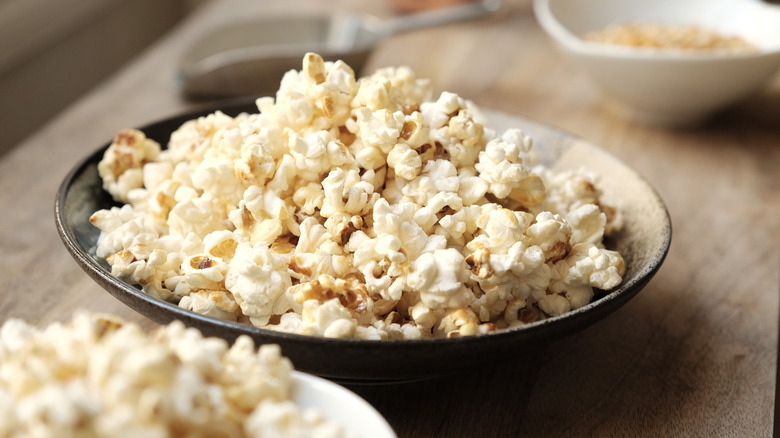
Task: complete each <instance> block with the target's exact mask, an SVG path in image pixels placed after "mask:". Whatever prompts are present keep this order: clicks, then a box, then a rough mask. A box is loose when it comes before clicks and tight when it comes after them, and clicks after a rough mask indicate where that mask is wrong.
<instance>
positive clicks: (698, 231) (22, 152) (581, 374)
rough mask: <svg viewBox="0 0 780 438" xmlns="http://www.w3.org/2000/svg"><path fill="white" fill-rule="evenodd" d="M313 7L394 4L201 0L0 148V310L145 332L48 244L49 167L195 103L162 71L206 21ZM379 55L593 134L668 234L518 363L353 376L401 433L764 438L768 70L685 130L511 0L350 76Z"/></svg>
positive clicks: (420, 37) (391, 47)
mask: <svg viewBox="0 0 780 438" xmlns="http://www.w3.org/2000/svg"><path fill="white" fill-rule="evenodd" d="M324 10H361V11H370V12H373V13H376V14H378V15H380V16H381V15H383V14H390V13H391V11H390V10H389V8H388V7H387V5H386V4H385V3H383V2H378V1H373V2H364V1H358V0H352V1H338V2H317V1H314V0H307V1H296V2H291V1H280V0H274V1H266V2H251V1H249V0H223V1H214V2H211V3H207V4H206V5H205V6H204V7H203V8H201V9H200V10H198V11H197V12H196V13H195V14H194V15H193V16H192V17H190V18H189V19H188V20H186V21H185V22H184V23H183V24H182V25H180V26H179V27H176V28H174V29H171V31H170V33H169V34H168V35H167V36H166V37H165V38H164V39H162V40H161V41H159V43H157V44H156V45H154V46H153V47H151V48H150V49H149V50H147V51H146V52H144V53H143V54H142V55H141V56H140V57H138V58H137V59H135V60H133V61H132V62H131V63H130V64H129V65H128V66H127V67H126V68H125V69H123V70H122V71H121V72H119V73H118V74H117V75H116V76H114V77H112V78H111V79H110V80H108V81H106V82H105V83H102V84H98V85H97V87H96V88H95V89H94V91H92V92H91V93H90V94H88V95H87V96H85V97H84V98H83V99H81V100H80V101H78V102H77V103H76V104H74V105H73V106H71V107H70V108H68V109H67V110H66V111H64V112H63V113H62V114H61V115H60V116H59V117H58V118H56V119H55V120H54V121H53V122H51V123H50V124H48V125H47V126H45V127H43V128H42V129H41V130H40V131H39V132H37V133H36V134H35V135H33V136H32V137H30V138H29V139H27V140H26V141H24V142H23V143H21V144H20V145H18V146H17V147H16V148H15V149H14V150H12V151H11V152H9V153H7V154H5V155H3V156H2V157H0V206H2V207H1V208H2V210H1V212H0V249H1V250H2V259H0V290H2V292H1V293H0V321H4V320H6V319H8V318H12V317H19V318H24V319H27V320H28V321H31V322H34V323H38V324H45V323H48V322H51V321H54V320H64V319H67V318H69V317H70V315H71V313H72V312H73V311H74V310H77V309H88V310H92V311H101V312H112V313H115V314H118V315H121V316H123V317H125V318H127V319H130V320H134V321H139V322H141V323H143V324H144V325H145V326H148V327H151V326H152V325H153V324H152V323H151V322H148V321H147V320H145V319H144V317H142V316H141V315H138V314H135V313H134V312H132V311H131V310H129V309H127V308H126V307H124V306H123V305H122V304H120V303H119V302H118V301H116V300H115V299H114V298H112V297H111V296H109V295H108V294H107V293H105V292H104V291H102V290H101V289H100V288H99V287H98V286H96V285H95V284H94V283H93V282H92V281H91V280H90V279H89V278H88V277H87V275H86V274H85V273H83V272H82V271H81V270H80V268H79V267H78V266H77V265H76V263H75V262H74V261H73V260H72V259H71V258H70V257H69V255H68V254H67V252H66V251H65V249H64V247H63V245H62V244H61V243H60V240H59V237H58V236H57V233H56V230H55V228H54V218H53V202H54V195H55V192H56V191H57V188H58V185H59V183H60V181H61V180H62V179H63V177H64V176H65V174H66V173H67V172H68V171H69V170H70V168H71V167H72V166H73V165H74V164H75V163H76V162H77V161H78V160H80V159H81V158H82V157H84V156H86V155H87V154H88V153H90V152H91V151H93V150H94V149H96V148H97V147H98V146H99V145H101V144H103V143H105V142H106V141H107V140H109V139H110V138H111V137H112V136H113V134H114V133H115V132H116V131H117V130H118V129H120V128H124V127H133V126H140V125H142V124H145V123H148V122H151V121H154V120H157V119H160V118H162V117H166V116H169V115H173V114H176V113H178V112H181V111H184V110H186V109H190V108H192V107H194V106H197V105H198V103H193V102H186V101H185V100H183V99H182V98H181V96H180V94H179V92H178V84H177V82H176V81H177V79H176V67H177V63H178V60H179V58H180V56H181V54H182V53H183V51H184V50H185V49H186V48H187V47H188V46H189V44H191V43H192V42H193V41H194V40H195V39H196V38H197V37H198V36H199V35H200V34H201V33H202V32H204V31H205V30H207V29H209V28H211V27H213V26H217V25H220V24H224V23H229V22H230V21H231V20H235V19H239V18H246V17H251V16H259V15H269V14H282V13H302V12H310V11H324ZM389 65H409V66H411V67H412V68H414V70H415V71H416V72H417V73H418V75H419V76H423V77H428V78H431V79H432V80H433V83H434V85H435V88H436V89H437V91H443V90H448V91H453V92H456V93H458V94H460V95H462V96H464V97H467V98H469V99H472V100H474V101H475V102H476V103H477V104H479V105H481V106H483V107H486V108H492V109H496V110H500V111H504V112H507V113H510V114H515V115H518V116H522V117H526V118H530V119H534V120H537V121H540V122H543V123H547V124H549V125H553V126H555V127H558V128H561V129H564V130H567V131H569V132H571V133H573V134H575V135H578V136H581V137H583V138H585V139H587V140H588V141H590V142H592V143H594V144H597V145H599V146H601V147H603V148H604V149H606V150H608V151H609V152H610V153H612V154H614V155H616V156H617V157H619V158H620V159H622V160H623V161H624V162H626V163H627V164H629V165H630V166H631V167H633V168H634V169H636V170H637V171H638V172H639V173H640V174H642V175H643V176H644V177H645V178H646V179H647V180H648V181H649V182H650V183H651V184H652V185H653V186H654V187H655V188H656V189H657V191H658V192H659V193H660V195H661V197H662V198H663V199H664V200H665V202H666V204H667V206H668V208H669V211H670V214H671V218H672V223H673V230H674V236H673V239H672V247H671V251H670V253H669V256H668V257H667V259H666V262H665V264H664V265H663V267H662V268H661V270H660V272H659V273H658V274H657V275H656V277H655V278H654V280H653V281H652V282H651V283H650V285H649V286H648V287H647V288H646V289H645V290H643V291H642V292H641V293H640V294H639V295H638V296H637V297H636V298H635V299H633V300H632V301H631V302H629V303H628V304H627V305H626V306H625V307H623V308H621V309H620V310H619V311H617V312H616V313H614V314H613V315H611V316H610V317H608V318H606V319H605V320H603V321H601V322H599V323H597V324H596V325H594V326H592V327H590V328H588V329H586V330H584V331H583V332H581V333H578V334H576V335H574V336H571V337H569V338H566V339H564V340H562V341H560V342H558V343H555V344H553V345H549V346H547V348H545V349H544V350H543V351H539V352H531V353H532V354H529V359H528V360H524V361H522V362H519V363H494V364H485V367H484V368H481V369H476V370H473V371H470V372H468V373H466V374H463V375H457V376H449V377H447V378H442V379H440V380H433V381H426V382H416V383H410V384H403V385H383V386H360V387H353V388H352V389H353V390H355V391H356V392H358V393H359V394H361V395H362V396H364V397H365V398H366V399H367V400H369V401H370V402H371V403H373V404H374V405H375V406H376V407H377V408H378V409H379V410H380V412H381V413H382V414H383V415H385V416H386V418H388V420H389V421H390V422H391V424H392V425H393V427H394V428H395V429H396V430H397V432H398V434H399V436H400V437H402V438H405V437H437V436H447V437H459V436H463V437H507V436H520V435H523V436H533V437H579V436H598V437H611V436H616V437H617V436H631V437H638V436H643V437H645V436H646V437H658V436H686V437H688V436H696V437H698V436H701V437H715V436H717V437H767V436H771V435H772V433H773V429H774V427H773V424H774V400H775V387H776V369H777V341H778V311H779V307H780V301H778V297H779V296H780V221H779V220H778V218H779V217H780V179H779V177H778V169H779V168H780V77H776V78H775V80H774V82H772V83H771V84H770V85H769V86H768V87H767V88H766V89H764V90H762V91H761V92H760V93H758V94H756V95H755V96H753V97H751V98H749V99H748V100H746V101H744V102H743V103H741V104H739V105H737V106H735V107H733V108H731V109H728V110H726V111H724V112H723V113H721V114H719V115H717V116H716V117H715V118H713V119H712V120H711V121H710V122H708V123H707V124H705V125H702V126H699V127H696V128H689V129H676V130H673V129H664V128H658V127H651V126H643V125H639V124H635V123H632V122H631V121H628V120H626V119H624V118H622V117H621V116H619V115H617V114H615V113H613V112H612V111H611V110H610V109H609V106H608V105H607V104H606V103H605V100H604V98H603V97H602V96H601V95H600V94H599V92H598V91H597V90H596V89H595V88H594V87H593V86H592V85H591V84H590V83H589V82H588V80H587V78H585V77H584V76H583V75H582V74H581V73H580V72H579V71H578V70H577V69H576V68H575V67H574V65H572V64H571V63H570V62H569V61H567V60H566V59H565V58H563V57H562V56H561V55H560V54H559V53H558V52H557V51H556V50H555V49H554V47H553V46H552V44H551V43H550V41H549V40H548V39H547V37H546V36H545V35H544V34H543V32H542V31H541V30H540V28H539V26H538V25H537V23H536V22H535V19H534V18H533V13H532V11H531V6H530V2H529V1H526V0H517V1H514V2H511V3H510V7H509V10H508V11H507V12H506V13H505V14H503V15H502V16H500V17H493V18H489V19H485V20H478V21H472V22H464V23H459V24H453V25H446V26H442V27H438V28H434V29H427V30H420V31H415V32H413V33H408V34H403V35H397V36H394V37H391V38H389V39H387V40H385V41H383V42H382V43H381V44H380V45H379V46H378V47H377V48H376V50H375V51H374V53H373V55H372V57H371V58H370V60H369V65H368V66H367V70H373V69H374V68H377V67H381V66H389ZM52 73H53V74H56V72H52ZM51 80H58V79H57V78H56V77H55V76H53V77H52V78H51ZM0 123H1V121H0ZM398 360H403V358H398Z"/></svg>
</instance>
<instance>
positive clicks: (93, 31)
mask: <svg viewBox="0 0 780 438" xmlns="http://www.w3.org/2000/svg"><path fill="white" fill-rule="evenodd" d="M201 2H202V0H163V1H159V0H65V1H64V0H0V154H3V153H5V152H7V151H8V150H9V149H10V148H12V147H14V146H15V145H16V144H18V143H19V142H20V141H22V140H23V139H24V138H25V137H27V136H28V135H30V134H31V133H33V132H34V131H35V130H36V129H37V128H38V127H40V126H41V125H42V124H44V123H46V121H48V120H49V119H50V118H51V117H53V116H54V115H56V113H57V112H59V111H60V110H62V109H63V108H65V107H66V106H67V105H68V104H70V103H71V102H73V101H74V100H75V99H77V98H78V97H79V96H80V95H82V94H84V93H85V92H87V91H89V89H90V88H92V87H93V86H95V85H97V84H98V83H99V82H100V81H101V80H103V79H105V78H106V77H107V76H109V75H110V74H111V73H112V72H114V71H115V70H117V69H118V68H120V67H121V66H122V65H123V64H125V63H126V62H127V61H129V60H130V59H132V57H133V56H135V55H136V54H138V53H140V52H141V51H142V50H143V49H144V48H145V47H147V46H148V45H149V44H151V43H152V42H154V41H155V40H156V39H157V38H159V37H160V36H161V35H163V34H164V33H165V31H166V30H168V29H169V28H171V27H172V26H174V25H175V24H176V23H177V22H178V21H179V20H180V19H181V18H182V17H184V16H185V15H186V14H187V13H189V12H191V11H192V10H193V9H194V8H195V7H197V5H198V4H199V3H201Z"/></svg>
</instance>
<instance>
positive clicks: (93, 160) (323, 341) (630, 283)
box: [54, 99, 672, 382]
mask: <svg viewBox="0 0 780 438" xmlns="http://www.w3.org/2000/svg"><path fill="white" fill-rule="evenodd" d="M237 102H238V103H237ZM251 102H254V100H252V101H251ZM248 105H249V103H248V102H247V101H246V100H245V99H229V100H227V101H225V103H224V104H222V105H220V104H219V103H217V104H216V105H208V106H204V107H203V108H201V109H196V110H191V111H189V112H185V113H179V114H177V115H174V116H171V117H167V118H163V119H160V120H158V121H156V122H152V123H148V124H146V125H143V126H141V127H140V128H138V129H140V130H141V131H144V130H147V129H150V128H152V127H154V126H156V125H160V124H163V123H171V122H172V121H174V120H183V121H186V120H190V119H191V118H194V117H198V116H201V115H206V114H210V113H212V112H214V111H215V110H220V111H223V110H229V111H232V110H235V108H236V107H237V106H240V107H246V109H249V106H248ZM483 111H484V112H485V113H488V112H489V113H491V114H495V115H496V116H499V117H501V116H503V117H510V118H513V119H515V120H518V119H520V120H523V121H524V122H527V123H529V124H534V125H537V126H539V127H542V128H544V129H548V130H552V131H554V132H555V133H556V134H557V135H560V136H561V138H565V139H567V140H572V141H579V142H583V143H585V144H587V145H588V146H589V147H593V148H597V149H600V148H599V147H598V146H595V145H593V144H592V143H589V142H587V141H583V140H582V139H581V138H580V137H577V136H575V135H572V134H570V133H569V132H567V131H564V130H561V129H559V128H556V127H552V126H550V125H547V124H543V123H539V122H535V121H531V120H528V119H525V118H522V117H518V116H516V115H510V114H506V113H501V112H498V111H492V110H490V111H488V110H483ZM228 114H229V113H228ZM235 114H236V113H235V112H234V113H233V115H235ZM109 144H110V141H109V142H107V143H105V144H104V145H103V146H101V147H99V148H97V149H96V150H94V151H93V152H91V153H89V154H88V155H87V156H86V157H84V158H82V159H81V160H80V161H78V162H77V164H76V165H75V166H74V167H73V168H72V169H71V170H70V171H69V172H68V173H67V175H66V176H65V178H64V179H63V181H62V182H61V184H60V186H59V189H58V191H57V194H56V197H55V202H54V216H55V224H56V228H57V232H58V234H59V235H60V238H61V240H62V242H63V244H64V245H65V247H66V249H67V250H68V252H69V253H70V254H71V256H72V257H73V258H74V259H75V260H76V261H77V262H78V264H79V266H80V267H81V269H82V270H84V271H85V272H86V273H87V274H88V275H89V276H90V277H92V279H93V280H95V281H97V282H98V285H99V286H101V288H102V289H104V290H105V291H107V292H109V293H110V294H112V295H114V296H115V298H117V299H119V300H120V301H122V302H123V303H124V304H125V305H127V306H128V307H130V308H132V309H133V310H135V311H136V312H138V313H139V314H141V315H142V316H144V317H145V318H148V319H151V320H154V321H158V322H159V321H160V319H159V318H158V319H156V318H154V317H153V316H150V314H148V313H144V312H142V311H141V310H139V309H138V308H137V307H138V306H143V307H144V308H145V309H150V308H156V309H157V310H161V311H163V312H166V317H165V318H166V319H167V320H173V319H178V320H182V321H183V322H185V324H187V325H193V324H194V325H196V326H199V327H201V326H207V327H209V328H210V329H211V330H216V331H219V332H220V333H225V332H224V331H227V334H226V335H225V336H227V335H229V336H230V337H236V336H239V335H244V334H245V335H249V336H251V337H253V338H255V339H258V338H262V339H266V340H269V342H275V343H280V344H282V343H289V344H290V345H298V346H302V345H307V346H308V345H310V344H311V343H312V342H314V343H316V344H317V345H318V346H319V347H321V348H337V347H342V348H349V349H351V350H350V351H365V352H369V351H373V350H374V349H376V348H377V347H381V349H382V350H386V351H396V352H400V351H427V350H430V349H431V347H437V346H442V345H447V346H451V348H453V349H455V348H469V347H472V346H477V345H481V344H483V343H484V342H486V340H491V341H490V342H491V343H494V342H501V340H509V339H516V338H517V337H518V336H521V337H524V339H540V340H542V339H544V340H546V339H558V338H560V337H562V336H563V335H567V334H570V333H572V332H573V331H572V330H571V327H572V326H578V327H582V328H584V327H587V326H589V325H591V324H593V323H594V322H596V321H598V320H600V319H602V318H603V317H605V316H607V315H608V314H610V313H612V312H614V311H615V310H617V309H618V308H620V307H621V306H622V305H623V304H624V303H625V302H627V301H628V300H630V299H631V298H632V297H633V296H634V295H636V294H637V293H638V292H639V291H640V290H641V289H642V288H643V287H644V286H645V285H646V284H647V283H649V282H650V280H651V279H652V278H653V276H654V275H655V274H656V273H657V272H658V270H659V269H660V267H661V265H662V264H663V262H664V260H665V259H666V256H667V255H668V253H669V249H670V246H671V239H672V222H671V217H670V214H669V210H668V208H667V207H666V205H665V203H664V202H663V200H662V198H661V197H660V195H659V194H658V192H657V191H656V190H655V188H654V187H653V186H652V185H651V184H650V183H649V182H648V181H647V180H646V179H645V178H644V177H643V176H642V175H640V174H639V173H638V172H636V171H635V170H634V169H633V168H630V167H629V166H627V165H625V164H623V165H624V166H625V167H626V168H627V169H628V170H630V171H631V172H633V174H634V175H635V176H636V178H637V179H638V180H640V181H641V182H642V183H643V184H644V185H646V186H647V188H648V190H649V193H650V194H651V197H652V202H653V204H654V205H656V206H657V208H659V209H660V210H662V212H663V221H664V222H663V224H661V227H662V229H663V235H664V238H663V240H662V241H661V242H660V247H659V248H658V250H657V251H656V252H655V253H653V254H652V256H651V257H650V259H649V260H648V262H647V264H646V265H645V266H644V267H643V269H641V270H639V271H637V272H636V274H635V275H633V277H631V278H629V279H625V278H624V279H623V282H622V283H621V284H620V285H618V286H617V287H615V288H613V289H611V290H609V291H604V292H603V294H601V295H598V298H597V299H593V300H592V301H591V302H590V303H588V304H587V305H585V306H583V307H580V308H578V309H574V310H571V311H569V312H567V313H564V314H562V315H559V316H553V317H548V318H546V319H543V320H540V321H535V322H532V323H529V324H525V325H522V326H516V327H509V328H505V329H500V330H496V331H494V332H490V333H485V334H479V335H474V336H461V337H453V338H424V339H386V340H376V339H358V338H326V337H320V336H311V335H302V334H297V333H288V332H282V331H276V330H270V329H263V328H258V327H254V326H251V325H248V324H242V323H239V322H232V321H223V320H219V319H216V318H212V317H209V316H205V315H201V314H198V313H195V312H192V311H189V310H186V309H183V308H181V307H178V306H177V305H175V304H173V303H170V302H167V301H164V300H160V299H157V298H154V297H151V296H149V295H147V294H146V293H144V292H143V291H142V290H141V289H139V288H136V287H134V286H132V285H130V284H129V283H126V282H124V281H122V280H120V279H118V278H116V277H114V276H113V275H111V272H110V270H109V269H107V268H106V266H103V265H101V264H100V263H99V262H98V261H97V260H96V257H95V256H94V254H90V253H89V249H88V248H84V247H83V246H82V245H81V244H80V243H79V241H78V239H77V238H76V235H75V233H74V230H73V228H72V227H71V226H70V224H69V220H68V218H67V217H66V211H65V210H66V209H65V205H66V201H67V198H68V196H69V194H70V189H71V187H72V185H73V184H74V182H75V181H76V180H77V179H78V178H79V177H80V176H81V175H83V174H84V173H85V172H86V171H87V170H89V168H90V167H92V166H96V164H97V161H99V160H100V158H102V155H103V153H104V151H105V149H106V148H108V146H109ZM605 153H606V154H607V155H608V156H609V157H613V158H614V156H612V155H611V154H609V153H607V152H606V151H605ZM618 161H619V160H618ZM619 162H620V163H622V162H621V161H619ZM106 284H110V285H111V286H112V287H113V289H108V288H107V287H106ZM120 293H121V294H120ZM131 303H132V304H131ZM597 309H600V311H601V312H604V313H603V316H601V317H597V316H594V315H593V311H594V310H597ZM596 313H598V312H596ZM594 318H595V319H594ZM296 368H299V366H298V365H297V364H296ZM304 371H306V372H308V373H312V374H317V375H321V376H327V377H330V378H336V379H341V380H343V381H350V382H352V380H349V379H344V378H343V376H329V375H327V374H325V373H317V372H313V371H309V370H308V369H304ZM364 380H365V379H362V378H358V379H356V380H354V381H358V382H359V381H364Z"/></svg>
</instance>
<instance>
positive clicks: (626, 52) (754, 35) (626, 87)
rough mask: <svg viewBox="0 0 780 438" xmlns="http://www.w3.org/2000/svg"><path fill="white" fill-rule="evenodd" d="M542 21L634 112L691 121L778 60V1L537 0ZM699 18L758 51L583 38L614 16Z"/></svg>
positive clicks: (736, 96)
mask: <svg viewBox="0 0 780 438" xmlns="http://www.w3.org/2000/svg"><path fill="white" fill-rule="evenodd" d="M534 11H535V13H536V17H537V20H538V21H539V24H540V25H541V26H542V28H543V29H544V30H545V31H546V32H547V33H548V34H549V35H550V36H551V37H552V38H553V39H554V40H555V41H556V43H557V44H558V45H559V46H560V47H561V48H562V49H563V51H564V52H565V53H566V54H568V55H570V56H571V58H572V59H573V60H574V62H575V63H576V64H577V65H578V66H579V68H581V69H582V70H583V71H584V72H585V73H586V74H587V75H588V76H589V77H590V79H591V80H592V81H593V82H594V83H595V84H596V85H597V86H598V87H600V88H601V89H602V90H603V91H604V93H605V95H606V96H607V97H609V98H611V100H612V101H613V102H614V103H616V104H617V106H618V107H619V108H620V109H622V110H624V111H625V112H626V113H627V114H628V115H629V116H631V117H632V118H634V119H639V120H641V121H644V122H649V123H653V124H662V125H682V124H690V123H695V122H697V121H700V120H701V119H703V118H706V117H707V116H709V115H710V114H712V113H713V112H715V111H717V110H720V109H723V108H724V107H726V106H728V105H730V104H732V103H735V102H737V101H739V100H741V99H743V98H745V97H747V96H748V95H750V94H752V93H754V92H756V91H757V90H759V89H760V88H761V87H762V86H764V85H765V84H766V83H767V82H768V80H769V79H770V78H771V77H772V76H773V75H774V74H775V73H776V72H777V70H778V68H780V6H774V5H770V4H767V3H763V2H761V1H760V0H683V1H681V0H653V1H647V0H534ZM640 22H641V23H655V24H670V25H685V26H688V25H690V26H697V27H699V28H702V29H708V30H712V31H715V32H718V33H721V34H724V35H735V36H740V37H742V38H743V39H745V40H747V41H748V42H750V43H751V44H753V45H755V46H757V47H758V48H759V51H757V52H738V53H737V52H729V53H724V52H715V51H670V50H658V49H649V48H638V47H628V46H618V45H611V44H602V43H594V42H589V41H585V40H583V39H581V38H580V35H582V34H584V33H587V32H590V31H596V30H600V29H603V28H605V27H607V26H609V25H613V24H627V23H640Z"/></svg>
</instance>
